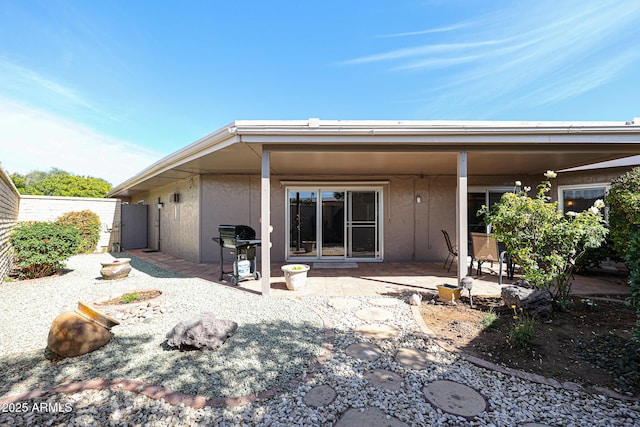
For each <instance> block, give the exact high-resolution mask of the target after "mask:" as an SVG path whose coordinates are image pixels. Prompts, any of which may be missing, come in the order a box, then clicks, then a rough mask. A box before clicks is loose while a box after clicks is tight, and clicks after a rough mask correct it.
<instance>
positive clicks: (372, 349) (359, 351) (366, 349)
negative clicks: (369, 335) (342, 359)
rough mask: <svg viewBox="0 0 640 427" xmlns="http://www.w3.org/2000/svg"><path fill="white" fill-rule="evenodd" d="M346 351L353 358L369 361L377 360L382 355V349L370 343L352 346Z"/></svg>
mask: <svg viewBox="0 0 640 427" xmlns="http://www.w3.org/2000/svg"><path fill="white" fill-rule="evenodd" d="M344 351H345V352H346V353H347V354H348V355H349V356H351V357H355V358H356V359H360V360H368V361H374V360H377V359H378V358H379V357H380V356H381V355H382V349H380V347H378V346H377V345H375V344H371V343H368V342H360V343H355V344H351V345H349V346H348V347H347V348H346V349H345V350H344Z"/></svg>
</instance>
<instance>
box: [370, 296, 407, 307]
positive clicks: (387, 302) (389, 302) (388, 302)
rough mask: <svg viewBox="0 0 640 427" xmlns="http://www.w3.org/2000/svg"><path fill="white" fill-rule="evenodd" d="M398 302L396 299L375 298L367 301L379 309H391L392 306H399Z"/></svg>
mask: <svg viewBox="0 0 640 427" xmlns="http://www.w3.org/2000/svg"><path fill="white" fill-rule="evenodd" d="M401 302H402V301H400V300H399V299H397V298H376V299H372V300H371V301H369V303H371V304H373V305H379V306H381V307H393V306H394V305H398V304H400V303H401Z"/></svg>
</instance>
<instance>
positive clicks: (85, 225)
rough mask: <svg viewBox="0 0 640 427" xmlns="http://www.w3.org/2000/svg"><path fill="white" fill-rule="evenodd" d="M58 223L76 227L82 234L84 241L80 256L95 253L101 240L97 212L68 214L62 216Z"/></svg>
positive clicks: (80, 248)
mask: <svg viewBox="0 0 640 427" xmlns="http://www.w3.org/2000/svg"><path fill="white" fill-rule="evenodd" d="M57 221H58V222H62V223H64V224H69V225H72V226H74V227H75V228H77V229H78V231H79V232H80V236H81V237H82V241H81V242H80V246H79V247H78V253H79V254H87V253H91V252H93V251H95V249H96V245H97V244H98V240H100V227H101V224H102V223H101V222H100V217H99V216H98V214H96V213H95V212H92V211H90V210H84V211H80V212H67V213H65V214H64V215H61V216H60V217H59V218H58V219H57Z"/></svg>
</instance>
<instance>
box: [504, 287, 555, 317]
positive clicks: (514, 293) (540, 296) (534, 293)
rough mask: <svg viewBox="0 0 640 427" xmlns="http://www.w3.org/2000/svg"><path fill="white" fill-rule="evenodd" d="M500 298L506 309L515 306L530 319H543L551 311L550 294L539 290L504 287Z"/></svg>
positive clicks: (551, 301) (551, 300)
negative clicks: (530, 317)
mask: <svg viewBox="0 0 640 427" xmlns="http://www.w3.org/2000/svg"><path fill="white" fill-rule="evenodd" d="M501 296H502V300H503V301H504V303H505V305H506V306H507V307H511V306H513V305H515V306H516V307H518V308H522V310H523V311H524V312H525V313H527V314H528V315H530V316H532V317H545V316H548V315H549V314H551V312H552V311H553V299H552V298H551V294H549V292H547V291H543V290H541V289H527V288H523V287H520V286H505V287H503V288H502V291H501Z"/></svg>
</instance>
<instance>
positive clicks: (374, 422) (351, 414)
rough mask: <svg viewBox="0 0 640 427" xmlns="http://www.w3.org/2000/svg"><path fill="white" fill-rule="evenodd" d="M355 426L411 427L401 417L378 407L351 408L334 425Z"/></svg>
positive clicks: (339, 426) (340, 426) (341, 426)
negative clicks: (390, 414) (396, 416)
mask: <svg viewBox="0 0 640 427" xmlns="http://www.w3.org/2000/svg"><path fill="white" fill-rule="evenodd" d="M353 426H385V427H409V424H407V423H403V422H402V421H400V420H399V419H397V418H395V417H392V416H389V415H387V414H385V413H384V412H382V411H381V410H380V409H378V408H365V409H364V410H361V409H358V408H351V409H348V410H346V411H345V412H344V413H343V414H342V416H341V417H340V419H339V420H338V422H337V423H335V424H334V427H353Z"/></svg>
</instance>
